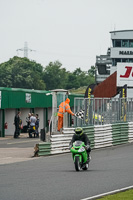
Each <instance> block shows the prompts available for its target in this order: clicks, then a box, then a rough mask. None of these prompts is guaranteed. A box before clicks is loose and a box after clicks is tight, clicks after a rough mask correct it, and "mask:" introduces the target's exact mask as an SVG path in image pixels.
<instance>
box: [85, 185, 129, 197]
mask: <svg viewBox="0 0 133 200" xmlns="http://www.w3.org/2000/svg"><path fill="white" fill-rule="evenodd" d="M132 188H133V185H131V186H129V187H125V188H121V189H118V190H113V191H110V192H106V193H103V194H98V195H95V196H92V197H87V198H85V199H81V200H90V199H96V198H99V197H102V196H107V195H110V194H115V193H118V192H122V191H125V190H129V189H132Z"/></svg>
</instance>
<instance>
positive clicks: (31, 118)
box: [29, 113, 36, 138]
mask: <svg viewBox="0 0 133 200" xmlns="http://www.w3.org/2000/svg"><path fill="white" fill-rule="evenodd" d="M35 123H36V117H35V116H34V114H33V113H32V114H31V117H30V129H29V137H30V138H32V132H35Z"/></svg>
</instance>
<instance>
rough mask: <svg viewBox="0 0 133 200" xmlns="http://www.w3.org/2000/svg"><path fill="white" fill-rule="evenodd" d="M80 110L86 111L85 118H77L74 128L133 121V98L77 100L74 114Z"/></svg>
mask: <svg viewBox="0 0 133 200" xmlns="http://www.w3.org/2000/svg"><path fill="white" fill-rule="evenodd" d="M80 110H84V118H83V120H81V119H79V118H75V121H74V126H82V127H84V126H88V125H104V124H113V123H116V122H131V121H133V99H132V98H86V99H84V98H75V101H74V112H75V113H76V112H79V111H80Z"/></svg>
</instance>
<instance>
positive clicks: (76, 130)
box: [74, 127, 83, 136]
mask: <svg viewBox="0 0 133 200" xmlns="http://www.w3.org/2000/svg"><path fill="white" fill-rule="evenodd" d="M74 131H75V134H76V135H78V136H81V135H82V134H83V129H82V128H81V127H77V128H75V130H74Z"/></svg>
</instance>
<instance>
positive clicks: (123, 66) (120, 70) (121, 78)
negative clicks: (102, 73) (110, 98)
mask: <svg viewBox="0 0 133 200" xmlns="http://www.w3.org/2000/svg"><path fill="white" fill-rule="evenodd" d="M126 84H127V86H128V87H133V63H117V86H118V87H123V86H124V85H126Z"/></svg>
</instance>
